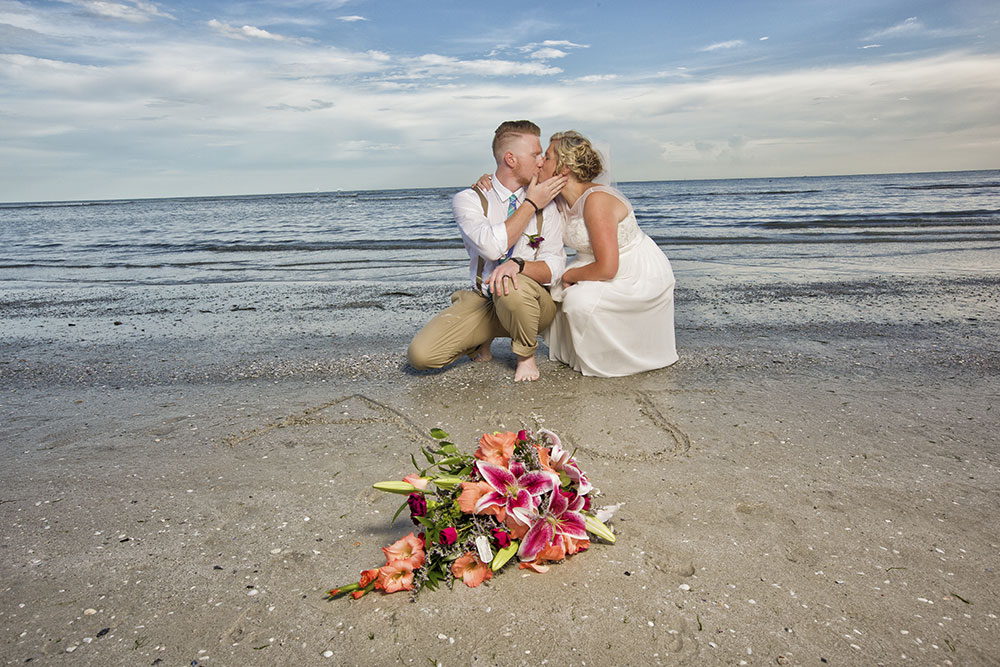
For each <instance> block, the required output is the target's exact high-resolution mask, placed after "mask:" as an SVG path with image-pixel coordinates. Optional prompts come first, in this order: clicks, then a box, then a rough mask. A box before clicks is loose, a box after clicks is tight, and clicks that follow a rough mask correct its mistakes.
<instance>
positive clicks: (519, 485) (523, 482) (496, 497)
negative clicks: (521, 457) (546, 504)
mask: <svg viewBox="0 0 1000 667" xmlns="http://www.w3.org/2000/svg"><path fill="white" fill-rule="evenodd" d="M476 468H477V469H478V470H479V474H480V475H482V477H483V480H484V481H485V482H486V483H487V484H489V485H490V487H492V488H493V490H492V491H490V492H489V493H487V494H486V495H484V496H483V497H482V498H480V499H479V502H477V503H476V513H477V514H478V513H480V512H482V511H483V510H485V509H487V508H489V507H493V506H499V507H503V508H506V510H507V514H508V515H509V516H511V517H512V518H513V519H514V520H516V521H517V522H518V523H522V524H524V525H526V526H527V525H528V524H530V523H531V518H532V516H533V515H534V514H535V510H536V509H537V507H538V500H537V496H540V495H542V494H543V493H545V492H546V491H551V490H552V489H554V488H556V487H557V486H558V484H559V479H558V478H557V477H556V476H555V475H553V474H552V473H550V472H545V471H543V470H533V471H528V470H525V468H524V465H523V464H522V463H520V462H518V461H512V462H511V464H510V470H508V469H507V468H501V467H500V466H497V465H493V464H492V463H487V462H486V461H477V462H476Z"/></svg>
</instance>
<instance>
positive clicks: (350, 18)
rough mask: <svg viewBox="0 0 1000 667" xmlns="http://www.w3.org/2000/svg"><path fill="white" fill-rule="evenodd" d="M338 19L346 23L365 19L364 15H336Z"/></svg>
mask: <svg viewBox="0 0 1000 667" xmlns="http://www.w3.org/2000/svg"><path fill="white" fill-rule="evenodd" d="M337 20H338V21H345V22H347V23H355V22H357V21H367V20H368V19H366V18H365V17H364V16H338V17H337Z"/></svg>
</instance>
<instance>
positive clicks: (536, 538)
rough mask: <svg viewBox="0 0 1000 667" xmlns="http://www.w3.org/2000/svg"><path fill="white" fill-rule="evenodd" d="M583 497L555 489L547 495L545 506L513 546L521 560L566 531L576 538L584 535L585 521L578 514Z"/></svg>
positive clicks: (584, 537)
mask: <svg viewBox="0 0 1000 667" xmlns="http://www.w3.org/2000/svg"><path fill="white" fill-rule="evenodd" d="M583 503H584V500H583V498H582V497H581V496H576V495H574V494H572V493H566V492H565V491H561V490H559V489H556V490H554V491H553V492H552V494H551V495H550V496H549V506H548V508H546V510H545V512H544V513H543V514H542V515H540V516H539V517H538V518H537V520H536V521H535V523H534V524H532V526H531V528H529V529H528V532H527V533H526V534H525V536H524V539H522V540H521V546H520V548H519V549H518V550H517V556H518V558H520V559H521V560H522V561H533V560H535V558H536V557H537V556H538V554H539V553H540V552H541V551H542V550H543V549H545V548H546V547H547V546H549V545H550V544H552V542H553V541H554V540H555V539H562V538H561V537H560V536H562V535H566V536H568V537H572V538H575V539H578V540H584V539H587V524H586V522H585V521H584V519H583V515H582V514H580V510H581V509H583Z"/></svg>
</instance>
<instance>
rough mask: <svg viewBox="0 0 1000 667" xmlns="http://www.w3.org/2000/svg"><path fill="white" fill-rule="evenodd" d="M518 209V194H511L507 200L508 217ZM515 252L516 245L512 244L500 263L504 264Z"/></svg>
mask: <svg viewBox="0 0 1000 667" xmlns="http://www.w3.org/2000/svg"><path fill="white" fill-rule="evenodd" d="M516 210H517V195H511V196H510V200H509V201H508V202H507V217H508V218H509V217H510V216H512V215H514V211H516ZM513 254H514V246H511V247H510V249H509V250H508V251H507V255H506V256H505V257H504V258H503V259H501V260H500V263H501V264H503V263H504V262H506V261H507V260H508V259H510V256H511V255H513Z"/></svg>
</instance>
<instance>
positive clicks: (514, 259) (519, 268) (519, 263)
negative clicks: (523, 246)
mask: <svg viewBox="0 0 1000 667" xmlns="http://www.w3.org/2000/svg"><path fill="white" fill-rule="evenodd" d="M510 261H512V262H514V263H515V264H517V272H518V273H524V260H523V259H521V258H520V257H511V258H510Z"/></svg>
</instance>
